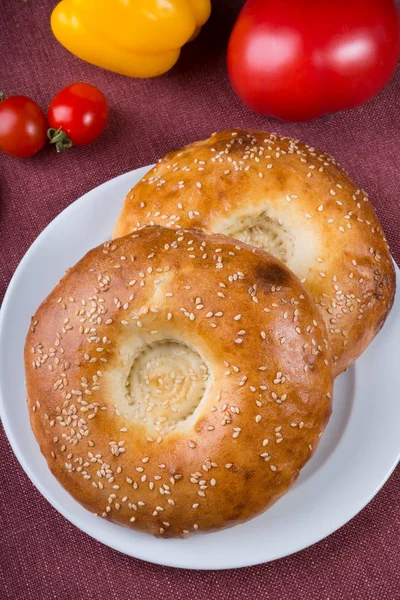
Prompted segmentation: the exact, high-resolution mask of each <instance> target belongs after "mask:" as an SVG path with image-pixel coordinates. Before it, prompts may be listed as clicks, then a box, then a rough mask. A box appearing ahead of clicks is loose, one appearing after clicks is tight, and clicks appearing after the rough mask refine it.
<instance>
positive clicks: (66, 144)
mask: <svg viewBox="0 0 400 600" xmlns="http://www.w3.org/2000/svg"><path fill="white" fill-rule="evenodd" d="M47 137H48V138H49V141H50V144H55V145H56V149H57V152H61V151H62V150H68V148H71V146H72V145H73V144H72V142H71V140H70V139H69V137H68V136H67V134H66V133H65V131H63V130H62V129H61V127H59V128H58V129H54V128H53V127H50V128H49V129H48V130H47Z"/></svg>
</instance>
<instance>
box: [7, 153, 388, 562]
mask: <svg viewBox="0 0 400 600" xmlns="http://www.w3.org/2000/svg"><path fill="white" fill-rule="evenodd" d="M151 168H152V165H149V166H143V167H139V168H137V169H133V170H131V171H128V172H126V173H123V174H121V175H119V176H117V177H114V178H112V179H110V180H107V181H105V182H104V183H102V184H100V185H99V186H96V187H95V188H93V189H92V190H89V191H88V192H86V193H85V194H83V195H82V196H81V197H79V198H78V199H76V200H75V201H74V202H72V203H71V204H70V205H68V206H67V207H66V208H65V209H63V210H62V211H61V212H60V213H59V214H58V215H57V216H56V217H55V218H54V219H53V220H52V221H51V222H50V223H49V224H48V225H47V226H46V227H45V228H44V229H43V231H41V233H40V234H39V235H38V236H37V237H36V239H35V240H34V241H33V242H32V244H31V245H30V247H29V248H28V250H27V251H26V252H25V254H24V256H23V257H22V259H21V261H20V262H19V264H18V266H17V268H16V270H15V272H14V274H13V276H12V278H11V280H10V282H9V284H8V287H7V290H6V293H5V295H4V299H3V302H2V306H1V310H0V349H1V348H4V343H3V331H4V323H5V319H6V316H7V314H8V311H9V304H10V303H11V301H12V299H13V292H14V288H15V287H16V286H17V285H18V282H19V280H20V277H21V276H22V273H23V271H24V267H25V264H26V263H28V262H29V260H30V256H31V254H32V253H33V252H34V251H35V249H36V247H38V246H40V245H41V243H42V239H44V238H45V236H46V234H47V233H48V230H49V229H52V228H53V227H54V226H57V223H58V221H59V220H62V219H63V218H65V213H68V214H73V213H74V211H76V210H79V208H80V207H81V205H83V204H85V202H87V201H88V199H89V198H90V196H93V195H96V194H97V193H98V192H99V191H100V190H102V191H103V190H104V189H105V188H107V187H109V186H110V185H111V186H112V185H113V184H114V183H116V182H117V181H118V182H121V183H122V182H123V181H124V180H126V181H127V182H128V181H129V180H130V179H131V178H132V177H134V176H136V177H138V176H139V177H141V176H143V174H145V173H146V172H147V171H148V170H149V169H151ZM122 200H123V199H121V202H122ZM393 262H394V264H395V269H396V279H397V283H398V284H399V282H400V270H399V268H398V267H397V264H396V262H395V261H393ZM395 302H396V301H395ZM395 305H396V304H395ZM395 305H394V307H393V309H394V310H395ZM1 372H2V360H0V375H1ZM3 385H4V384H3V378H2V377H1V376H0V417H1V420H2V423H3V427H4V431H5V433H6V436H7V439H8V442H9V444H10V446H11V448H12V450H13V452H14V454H15V456H16V458H17V460H18V462H19V464H20V465H21V467H22V469H23V470H24V472H25V473H26V475H27V476H28V478H29V479H30V481H31V482H32V484H33V485H34V486H35V487H36V488H37V489H38V490H39V492H40V493H41V495H42V496H43V497H44V498H45V500H46V501H47V502H49V504H50V505H51V506H53V508H55V509H56V510H57V511H58V512H59V513H60V514H61V515H62V516H63V517H64V518H65V519H67V520H68V521H69V522H70V523H72V524H73V525H74V526H75V527H77V528H78V529H80V530H81V531H83V532H84V533H86V534H87V535H89V536H90V537H92V538H93V539H96V540H97V541H99V542H100V543H102V544H104V545H106V546H108V547H110V548H112V549H114V550H117V551H118V552H121V553H123V554H125V555H127V556H131V557H134V558H137V559H140V560H144V561H146V562H149V563H152V564H157V565H162V566H168V567H173V568H185V569H192V570H200V571H203V570H216V571H217V570H228V569H234V568H242V567H248V566H254V565H258V564H263V563H266V562H273V561H275V560H278V559H280V558H283V557H285V556H290V555H292V554H295V553H297V552H299V551H301V550H303V549H306V548H309V547H310V546H313V545H314V544H316V543H318V542H319V541H322V540H323V539H325V538H326V537H328V536H329V535H331V534H332V533H334V532H335V531H337V530H338V529H340V528H341V527H343V526H344V525H345V524H347V523H348V522H349V521H350V520H352V519H353V518H354V517H355V516H356V515H357V514H358V513H359V512H360V511H361V510H363V509H364V508H365V507H366V506H367V504H369V502H370V501H371V500H372V499H373V498H374V497H375V496H376V494H377V493H378V492H379V490H380V489H381V488H382V487H383V485H384V484H385V483H386V482H387V480H388V479H389V477H390V476H391V474H392V473H393V471H394V470H395V468H396V466H397V464H398V462H399V461H400V444H399V448H398V452H397V457H395V458H394V460H393V463H392V465H391V467H390V468H389V470H388V471H387V472H386V473H385V475H384V477H383V478H382V479H380V481H379V483H377V484H376V485H375V488H374V490H372V491H371V492H370V494H369V495H368V497H365V498H364V499H363V500H362V501H361V502H359V503H358V507H357V508H356V509H354V510H352V511H351V513H349V514H346V516H345V520H343V517H342V518H339V519H336V521H335V522H334V524H333V525H332V526H331V527H329V526H328V527H327V528H326V529H325V530H324V531H323V534H322V536H321V534H320V533H318V532H319V531H320V529H316V530H315V534H314V535H310V536H309V537H308V539H307V540H306V543H304V539H302V541H301V542H300V541H299V542H298V543H297V544H296V543H295V542H294V543H293V547H292V549H291V551H290V552H283V553H282V552H281V553H279V552H278V554H277V556H276V557H275V558H273V559H270V560H265V559H263V558H262V556H261V557H260V560H258V561H255V560H253V559H251V558H249V559H248V560H246V556H243V555H239V556H238V558H237V560H236V562H235V561H232V560H231V561H230V563H231V564H230V565H229V566H227V565H224V564H217V565H211V564H209V565H208V566H202V567H196V566H193V564H192V563H191V561H190V560H186V556H185V555H186V554H187V552H185V551H183V552H182V557H181V562H180V564H177V561H176V560H170V559H169V556H168V552H165V553H164V555H163V558H159V556H154V557H149V556H148V554H149V553H148V552H147V553H146V552H145V553H144V556H142V555H141V552H140V548H139V552H135V551H136V550H137V549H138V547H139V546H140V544H132V548H133V550H134V552H127V551H126V550H123V549H121V548H120V547H119V546H118V543H117V542H115V541H114V540H118V536H116V537H113V536H107V535H106V536H104V535H102V534H103V530H102V528H101V527H98V528H97V531H95V532H93V531H88V530H90V527H89V525H87V526H86V527H82V523H81V522H80V521H79V518H78V517H76V516H75V515H71V514H70V513H69V512H68V510H66V509H65V508H64V507H63V505H62V503H61V502H59V501H58V499H57V498H55V497H54V495H53V493H52V491H51V490H49V489H47V488H46V486H45V485H44V484H42V482H41V478H40V476H36V473H35V472H34V471H33V470H32V469H31V467H30V466H29V464H28V463H27V461H26V459H25V455H24V451H23V450H22V449H21V448H20V443H19V441H18V439H17V438H16V437H15V436H14V433H13V431H12V425H11V423H10V421H9V419H8V414H7V402H6V395H7V394H6V392H5V390H3ZM73 500H74V502H76V503H77V504H79V503H78V502H77V501H76V500H75V499H73ZM337 521H340V523H341V524H338V523H337ZM112 526H115V527H121V526H120V525H118V524H112ZM144 535H146V534H144ZM203 535H207V536H210V539H211V537H212V535H213V534H203ZM165 541H166V542H167V543H168V540H163V542H165ZM182 543H183V544H184V543H185V540H182Z"/></svg>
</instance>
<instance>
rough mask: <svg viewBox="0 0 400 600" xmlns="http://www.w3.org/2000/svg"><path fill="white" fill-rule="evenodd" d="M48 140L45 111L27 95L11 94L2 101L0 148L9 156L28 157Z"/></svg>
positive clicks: (35, 152) (0, 104) (0, 107)
mask: <svg viewBox="0 0 400 600" xmlns="http://www.w3.org/2000/svg"><path fill="white" fill-rule="evenodd" d="M46 141H47V121H46V117H45V115H44V112H43V111H42V109H41V108H40V106H38V105H37V104H36V102H34V101H33V100H31V99H30V98H27V97H26V96H10V97H9V98H7V99H6V100H3V101H2V102H0V150H1V151H2V152H4V153H5V154H8V155H9V156H15V157H17V158H28V157H29V156H33V155H34V154H37V152H39V150H41V149H42V148H43V146H44V145H45V144H46Z"/></svg>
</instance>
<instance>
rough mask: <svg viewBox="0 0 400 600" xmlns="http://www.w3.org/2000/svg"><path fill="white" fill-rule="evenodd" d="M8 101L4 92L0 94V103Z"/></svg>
mask: <svg viewBox="0 0 400 600" xmlns="http://www.w3.org/2000/svg"><path fill="white" fill-rule="evenodd" d="M5 99H6V97H5V95H4V93H3V92H0V102H4V100H5Z"/></svg>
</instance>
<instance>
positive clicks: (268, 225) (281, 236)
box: [223, 212, 294, 263]
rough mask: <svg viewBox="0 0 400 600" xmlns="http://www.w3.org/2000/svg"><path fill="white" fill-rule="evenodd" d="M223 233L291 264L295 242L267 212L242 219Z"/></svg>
mask: <svg viewBox="0 0 400 600" xmlns="http://www.w3.org/2000/svg"><path fill="white" fill-rule="evenodd" d="M223 233H225V234H226V235H229V236H231V237H233V238H236V239H237V240H240V241H242V242H245V243H246V244H249V245H251V246H256V247H257V248H261V249H262V250H266V251H267V252H269V253H270V254H272V255H273V256H275V257H276V258H279V260H281V261H282V262H284V263H289V262H290V259H291V258H292V257H293V254H294V244H293V241H292V239H291V237H290V235H289V233H288V232H287V231H286V229H285V228H284V226H283V224H282V223H281V222H280V221H278V220H274V219H271V218H270V217H268V215H267V214H266V213H265V212H263V213H260V214H258V215H249V216H246V217H242V218H241V219H240V223H239V224H235V225H234V226H231V227H230V228H228V229H227V230H225V231H224V232H223Z"/></svg>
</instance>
